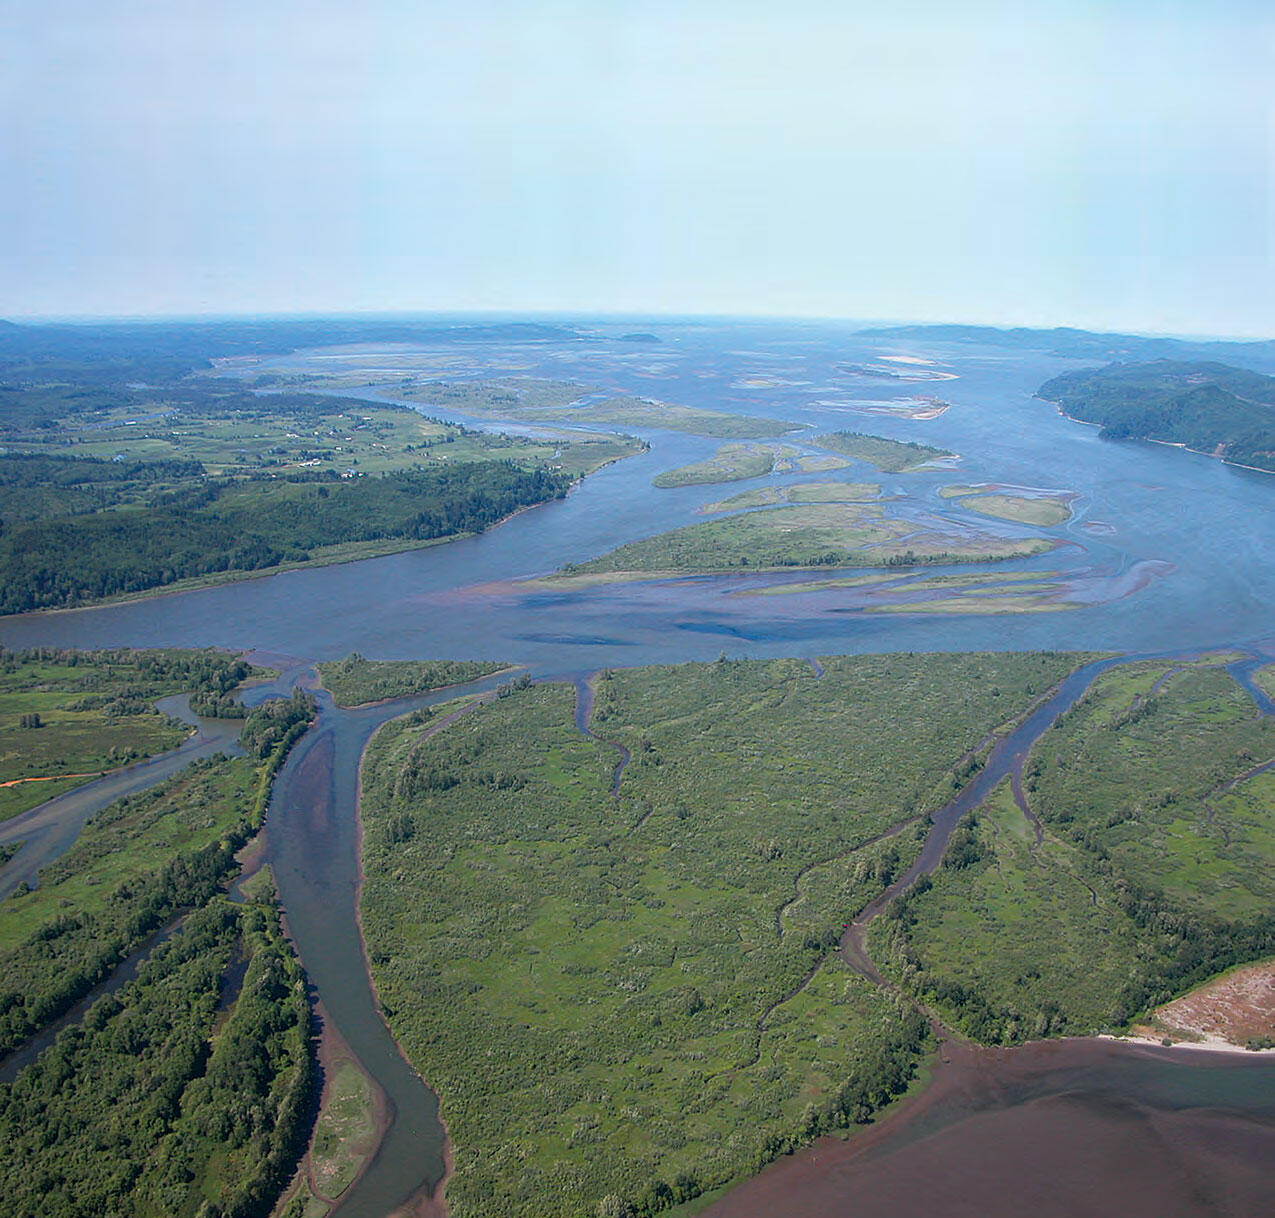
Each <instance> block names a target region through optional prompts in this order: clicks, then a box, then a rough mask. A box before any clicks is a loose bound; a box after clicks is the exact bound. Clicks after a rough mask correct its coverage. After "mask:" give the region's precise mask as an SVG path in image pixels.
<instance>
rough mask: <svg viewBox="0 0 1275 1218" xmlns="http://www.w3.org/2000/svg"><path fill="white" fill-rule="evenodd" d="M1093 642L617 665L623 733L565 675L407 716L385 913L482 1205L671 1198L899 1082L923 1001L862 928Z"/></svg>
mask: <svg viewBox="0 0 1275 1218" xmlns="http://www.w3.org/2000/svg"><path fill="white" fill-rule="evenodd" d="M1081 658H1082V657H1076V656H1062V655H1056V654H1045V655H1018V656H1015V655H995V656H989V655H981V656H979V655H973V656H972V655H943V656H932V655H925V656H873V657H867V656H864V657H853V658H833V659H828V660H822V661H821V666H822V672H823V675H822V676H816V670H815V668H814V667H813V666H812V665H810V664H809V663H807V662H805V661H798V660H779V661H772V662H753V661H731V660H722V661H719V662H717V663H714V664H686V665H680V666H677V667H672V668H644V669H636V670H625V671H615V672H613V673H610V672H605V673H603V674H601V675H600V677H599V678H598V679H597V681H596V685H595V688H596V700H595V702H594V706H593V713H592V718H591V720H590V723H589V729H590V731H591V732H592V733H596V736H589V735H586V734H585V733H583V732H581V731H580V730H579V729H578V728H577V727H576V726H575V710H576V690H575V689H574V688H572V687H571V686H564V685H534V686H531V687H530V688H526V689H522V690H519V691H517V692H515V693H514V694H513V695H512V696H510V697H508V698H505V699H502V700H499V701H493V702H490V703H488V704H487V705H484V706H481V707H477V708H476V709H474V710H473V711H472V712H469V713H467V714H465V715H464V716H462V717H460V718H459V719H457V720H456V721H455V722H454V723H452V724H451V725H450V726H449V727H448V728H446V729H445V730H444V731H442V732H439V733H437V734H435V735H434V736H433V737H432V738H429V739H426V738H424V733H423V731H422V729H421V728H420V727H419V726H413V725H411V724H410V723H408V722H404V721H399V722H395V723H391V724H389V725H387V726H386V727H384V728H383V729H382V730H381V731H380V732H379V733H378V735H377V736H376V738H375V739H374V741H373V743H372V745H371V747H370V748H369V750H368V753H367V755H366V757H365V760H364V768H363V773H364V788H363V803H362V809H363V820H364V831H365V836H364V848H363V859H364V868H365V879H364V887H363V897H362V918H363V927H364V933H365V935H366V938H367V944H368V949H369V957H370V959H371V961H372V970H373V974H374V976H375V979H376V983H377V987H378V991H379V993H380V995H381V997H382V1000H383V1001H384V1003H385V1007H386V1010H387V1012H388V1013H389V1022H390V1025H391V1028H392V1030H393V1031H394V1034H395V1035H396V1037H397V1038H398V1039H399V1041H400V1043H401V1044H402V1045H403V1047H404V1049H405V1051H406V1052H407V1054H408V1057H409V1058H410V1060H411V1061H412V1063H413V1065H414V1066H415V1067H416V1068H417V1069H418V1070H419V1071H420V1073H421V1075H422V1077H424V1078H426V1079H428V1080H429V1081H430V1084H431V1085H432V1086H434V1087H435V1088H436V1089H437V1091H438V1092H439V1095H440V1098H441V1101H442V1108H443V1111H444V1112H445V1113H446V1116H447V1121H448V1127H449V1130H450V1135H451V1139H452V1149H453V1155H454V1161H455V1174H454V1175H453V1176H452V1177H451V1179H450V1181H449V1183H448V1186H447V1203H448V1206H449V1209H450V1212H451V1213H452V1214H453V1215H455V1218H475V1216H477V1215H490V1214H501V1215H505V1216H507V1218H519V1216H526V1218H559V1216H566V1215H578V1214H593V1213H600V1214H628V1213H632V1214H641V1213H651V1212H654V1211H658V1210H661V1209H665V1208H667V1207H669V1206H671V1205H673V1204H674V1203H676V1202H678V1201H682V1200H685V1199H687V1198H689V1197H693V1196H695V1195H696V1194H697V1193H699V1192H700V1191H702V1190H705V1189H709V1188H712V1187H714V1186H716V1185H720V1184H722V1183H724V1182H726V1181H728V1180H731V1179H735V1178H739V1177H741V1176H743V1175H747V1174H750V1173H752V1172H753V1171H755V1170H757V1168H759V1167H760V1166H761V1165H762V1164H764V1163H765V1162H766V1161H767V1160H769V1159H771V1158H773V1157H775V1156H776V1155H778V1154H781V1153H783V1151H784V1150H786V1149H788V1148H790V1147H792V1146H794V1145H797V1144H800V1143H802V1142H805V1141H808V1140H810V1139H812V1138H814V1137H815V1136H816V1135H817V1134H819V1133H820V1132H822V1131H827V1130H833V1129H838V1128H845V1127H847V1126H850V1125H853V1124H855V1123H858V1122H862V1121H866V1120H867V1119H869V1117H870V1115H871V1114H872V1113H873V1112H874V1111H875V1110H877V1109H878V1108H880V1107H881V1106H882V1105H884V1104H885V1103H887V1102H888V1101H889V1100H890V1098H891V1097H892V1096H893V1095H895V1094H897V1093H899V1092H900V1091H902V1090H903V1089H904V1088H905V1087H906V1086H907V1085H908V1083H909V1080H910V1079H911V1077H912V1073H913V1070H914V1068H915V1065H916V1063H917V1062H918V1060H919V1058H920V1055H921V1053H922V1052H923V1049H924V1045H925V1043H926V1039H927V1035H928V1028H927V1025H926V1022H925V1019H924V1018H923V1017H922V1015H921V1013H920V1011H919V1010H917V1009H914V1008H912V1007H910V1006H907V1005H905V1004H900V1003H899V1002H898V1000H897V999H896V997H895V996H894V995H893V994H892V993H891V992H890V991H889V990H886V989H882V988H878V987H876V986H873V985H872V984H870V983H869V982H867V981H866V980H865V979H864V978H863V977H861V976H860V975H858V974H857V973H856V972H854V971H853V969H851V968H850V967H849V966H848V965H847V964H846V963H845V962H844V961H843V960H842V959H841V957H840V955H839V954H838V953H837V952H836V950H835V949H836V945H837V942H838V940H839V938H840V936H841V934H842V928H843V926H844V924H845V923H846V922H847V921H848V920H849V919H850V918H851V917H853V915H854V913H855V912H856V911H857V910H858V909H860V908H862V906H863V905H864V904H866V903H867V901H869V900H870V899H871V898H872V897H873V896H874V895H875V894H877V893H879V892H880V891H881V890H882V889H883V888H884V887H885V886H886V885H887V884H888V883H889V882H890V881H891V880H892V879H893V878H894V877H896V876H898V875H900V874H901V873H902V871H903V870H904V869H905V868H906V867H907V866H908V864H909V863H910V862H911V861H912V860H913V859H914V858H915V857H916V855H917V853H918V850H919V848H920V842H921V838H922V837H923V835H924V832H925V826H924V818H925V815H926V813H927V812H929V811H931V810H933V809H935V808H937V807H939V806H941V805H942V804H944V803H946V802H947V801H948V800H949V799H950V798H951V796H952V794H953V792H954V790H956V789H957V788H959V787H960V785H961V784H962V783H964V782H965V781H967V780H968V778H969V776H970V775H971V774H972V773H974V772H975V771H976V770H977V768H978V760H977V755H978V753H979V750H980V749H981V748H982V747H983V745H984V744H985V742H986V738H987V736H988V733H989V732H991V731H992V730H993V729H994V728H995V727H996V726H997V725H998V724H1001V723H1003V722H1005V721H1006V720H1008V719H1013V718H1014V717H1016V716H1017V715H1018V714H1019V713H1020V712H1021V711H1023V710H1024V709H1025V708H1026V707H1027V706H1029V705H1030V704H1031V702H1032V701H1033V699H1034V698H1036V697H1037V696H1038V695H1040V694H1043V693H1044V691H1045V690H1046V689H1048V688H1049V687H1050V686H1051V685H1053V684H1054V683H1055V682H1056V681H1058V680H1059V679H1060V678H1061V677H1062V676H1063V675H1064V674H1066V673H1067V672H1069V671H1070V670H1071V669H1072V668H1074V667H1075V666H1076V665H1077V664H1078V663H1079V662H1080V660H1081ZM903 708H906V713H901V709H903ZM426 730H427V729H426ZM597 737H601V738H602V739H598V738H597ZM610 742H614V743H610ZM617 764H618V765H619V769H618V770H617ZM497 1110H498V1111H499V1114H500V1119H499V1120H493V1119H492V1114H493V1112H494V1111H497Z"/></svg>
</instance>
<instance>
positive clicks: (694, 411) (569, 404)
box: [393, 377, 801, 440]
mask: <svg viewBox="0 0 1275 1218" xmlns="http://www.w3.org/2000/svg"><path fill="white" fill-rule="evenodd" d="M393 392H394V395H395V396H396V397H400V398H404V399H407V400H409V401H416V402H421V403H423V404H426V405H430V404H432V405H435V406H442V407H445V408H446V407H450V408H451V409H453V410H457V411H460V412H462V413H464V414H471V415H474V416H476V417H484V418H493V419H518V420H520V421H523V422H528V423H547V422H557V423H570V424H572V425H576V426H578V425H579V424H582V423H583V424H586V425H588V426H614V427H642V428H652V429H660V430H666V431H685V432H690V433H691V434H693V435H699V436H720V437H721V438H722V439H736V440H746V439H754V438H760V437H763V436H776V435H781V434H783V433H784V432H786V431H792V430H794V429H795V428H798V427H800V426H801V424H800V423H793V422H789V421H785V420H784V419H771V418H763V417H760V416H754V415H742V414H728V413H727V412H725V411H721V410H708V409H704V408H702V407H695V406H682V405H679V404H678V403H675V402H661V401H657V400H655V399H653V398H639V397H630V396H623V395H610V394H608V393H607V391H605V390H603V389H599V388H597V387H596V386H588V385H578V384H575V383H574V382H569V381H552V380H542V379H537V378H535V377H503V378H497V379H494V380H473V381H429V380H409V381H405V382H397V381H396V382H394V385H393Z"/></svg>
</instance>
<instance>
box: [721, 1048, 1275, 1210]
mask: <svg viewBox="0 0 1275 1218" xmlns="http://www.w3.org/2000/svg"><path fill="white" fill-rule="evenodd" d="M1273 1162H1275V1062H1271V1061H1270V1060H1269V1059H1254V1058H1253V1057H1252V1056H1251V1055H1250V1056H1246V1055H1244V1054H1236V1055H1219V1054H1205V1053H1197V1054H1190V1053H1188V1052H1185V1051H1182V1050H1178V1051H1177V1052H1176V1053H1169V1052H1166V1051H1163V1050H1159V1049H1154V1048H1136V1047H1130V1046H1125V1045H1118V1044H1113V1043H1108V1042H1100V1041H1094V1040H1072V1041H1052V1042H1042V1043H1038V1044H1032V1045H1026V1046H1023V1047H1022V1048H1018V1049H983V1048H977V1047H971V1046H966V1045H951V1044H950V1043H949V1044H947V1045H945V1046H944V1050H943V1060H941V1061H940V1063H939V1064H938V1067H937V1069H936V1071H935V1075H934V1079H933V1082H932V1083H931V1085H930V1086H929V1087H928V1088H927V1089H926V1090H925V1091H924V1092H923V1093H922V1094H920V1095H918V1096H916V1097H914V1098H912V1099H910V1100H908V1101H905V1102H904V1103H903V1104H902V1105H900V1107H899V1109H897V1110H896V1111H895V1112H894V1113H893V1114H891V1115H890V1116H889V1117H887V1118H886V1119H885V1120H884V1121H882V1122H881V1124H880V1125H877V1126H873V1127H871V1128H869V1129H866V1130H864V1131H863V1132H861V1133H857V1134H856V1135H855V1136H853V1137H852V1138H851V1139H850V1140H848V1141H844V1142H843V1141H840V1140H837V1139H835V1138H823V1139H820V1140H819V1141H818V1142H816V1143H815V1144H814V1145H812V1146H810V1147H808V1148H807V1149H805V1150H803V1151H800V1152H798V1153H797V1154H794V1155H792V1156H790V1157H787V1158H784V1159H781V1160H779V1161H778V1162H776V1163H773V1164H771V1165H770V1166H769V1167H768V1168H766V1169H765V1170H764V1171H763V1172H762V1173H761V1174H760V1175H759V1176H756V1177H754V1178H753V1179H751V1180H749V1181H746V1182H745V1183H743V1184H741V1185H740V1186H739V1187H738V1188H736V1189H734V1190H733V1191H732V1192H730V1193H729V1194H727V1195H726V1196H725V1197H724V1198H722V1199H721V1200H720V1201H718V1202H717V1203H715V1204H714V1205H712V1206H710V1207H709V1208H708V1209H707V1210H705V1211H704V1213H705V1214H706V1215H712V1218H774V1216H775V1215H777V1214H778V1215H783V1218H837V1216H839V1215H845V1216H846V1218H851V1216H853V1218H874V1216H876V1215H881V1216H882V1218H886V1216H888V1218H935V1215H942V1216H943V1218H965V1216H967V1215H968V1216H969V1218H987V1216H988V1215H1000V1214H1030V1215H1032V1218H1085V1216H1090V1215H1092V1216H1093V1218H1106V1216H1107V1215H1110V1214H1113V1213H1119V1214H1122V1215H1124V1216H1125V1218H1143V1216H1145V1218H1163V1215H1166V1214H1172V1215H1174V1216H1175V1218H1194V1216H1196V1215H1198V1216H1199V1218H1205V1216H1208V1218H1218V1216H1219V1215H1235V1216H1236V1218H1239V1216H1241V1215H1243V1216H1245V1218H1247V1216H1249V1215H1253V1214H1260V1213H1271V1212H1273V1210H1275V1177H1273V1176H1272V1173H1271V1172H1270V1170H1269V1169H1270V1164H1271V1163H1273Z"/></svg>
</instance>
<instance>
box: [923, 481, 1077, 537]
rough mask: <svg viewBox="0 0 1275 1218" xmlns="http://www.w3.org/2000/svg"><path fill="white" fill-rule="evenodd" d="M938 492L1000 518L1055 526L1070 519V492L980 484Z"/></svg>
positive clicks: (947, 497) (1044, 526)
mask: <svg viewBox="0 0 1275 1218" xmlns="http://www.w3.org/2000/svg"><path fill="white" fill-rule="evenodd" d="M939 494H940V495H942V496H943V498H944V499H957V500H959V501H960V504H961V506H962V507H963V508H967V509H968V510H970V511H972V512H979V513H981V514H982V515H984V516H995V517H997V518H998V519H1000V520H1013V521H1016V522H1017V523H1019V524H1031V525H1035V526H1037V527H1038V528H1052V527H1053V526H1055V525H1060V524H1065V523H1066V522H1067V521H1068V520H1070V519H1071V501H1072V500H1073V499H1074V498H1075V496H1074V495H1072V494H1070V493H1063V492H1059V493H1056V494H1052V493H1032V494H1021V493H1014V492H1013V491H1011V490H1010V489H1009V488H1007V487H1004V488H997V487H991V486H987V487H981V486H945V487H943V488H942V489H941V490H940V491H939Z"/></svg>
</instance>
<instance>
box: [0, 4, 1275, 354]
mask: <svg viewBox="0 0 1275 1218" xmlns="http://www.w3.org/2000/svg"><path fill="white" fill-rule="evenodd" d="M1273 81H1275V6H1272V5H1270V4H1249V3H1237V2H1234V0H1215V2H1213V3H1207V2H1206V0H1191V2H1190V3H1173V2H1171V0H1162V2H1153V0H1108V2H1106V3H1092V4H1085V3H1076V2H1069V3H1049V2H1048V0H1043V2H1042V0H1016V2H1015V3H978V2H977V0H939V2H933V3H921V2H909V0H902V2H899V0H894V2H889V0H881V3H876V4H867V3H858V2H856V0H842V2H841V3H815V2H812V0H786V2H781V0H774V2H767V3H750V2H749V0H681V2H680V3H663V2H662V0H641V2H639V3H607V0H588V2H585V3H576V4H551V3H543V2H541V0H523V2H522V3H510V4H488V3H483V2H482V0H461V2H460V3H454V4H441V3H433V2H432V0H364V2H363V3H360V4H354V3H352V2H346V3H340V4H338V3H332V2H330V0H304V2H293V0H251V2H247V0H8V2H7V3H5V4H3V5H0V105H2V106H3V123H2V124H0V316H9V317H21V316H31V315H47V314H64V315H66V314H75V315H94V314H105V315H114V314H138V313H168V314H172V313H182V314H190V313H235V312H254V311H255V312H301V311H304V312H311V311H324V310H329V311H338V310H339V311H346V312H350V311H355V310H378V309H392V310H435V309H438V310H456V309H499V310H516V309H529V310H549V311H555V310H560V311H600V312H616V311H664V312H712V313H751V314H803V315H824V316H849V317H859V318H917V319H936V320H962V321H966V320H968V321H992V322H1002V323H1026V324H1049V325H1052V324H1074V325H1087V326H1094V327H1106V328H1128V329H1137V330H1143V331H1168V332H1182V333H1219V334H1236V335H1238V334H1262V335H1266V336H1275V273H1273V272H1275V256H1273V255H1275V182H1273V173H1275V83H1273Z"/></svg>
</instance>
